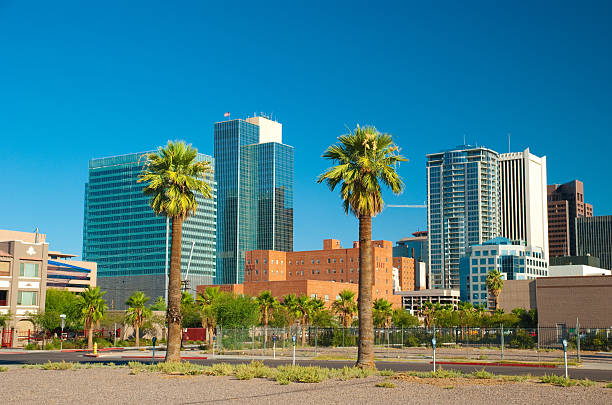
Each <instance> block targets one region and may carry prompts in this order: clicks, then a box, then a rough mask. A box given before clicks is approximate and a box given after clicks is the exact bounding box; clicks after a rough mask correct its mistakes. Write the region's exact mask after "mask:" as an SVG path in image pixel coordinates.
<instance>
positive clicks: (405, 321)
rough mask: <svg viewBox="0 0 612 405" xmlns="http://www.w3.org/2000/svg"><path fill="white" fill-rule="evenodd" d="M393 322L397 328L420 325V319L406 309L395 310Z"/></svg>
mask: <svg viewBox="0 0 612 405" xmlns="http://www.w3.org/2000/svg"><path fill="white" fill-rule="evenodd" d="M391 322H392V323H393V325H394V326H395V327H396V328H410V327H413V326H418V325H419V319H418V318H417V317H416V316H414V315H412V314H411V313H410V312H409V311H407V310H405V309H400V308H398V309H394V310H393V315H392V317H391Z"/></svg>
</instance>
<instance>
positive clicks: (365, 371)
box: [329, 366, 375, 381]
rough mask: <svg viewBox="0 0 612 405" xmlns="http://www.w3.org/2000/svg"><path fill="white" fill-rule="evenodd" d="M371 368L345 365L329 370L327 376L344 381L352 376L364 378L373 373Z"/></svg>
mask: <svg viewBox="0 0 612 405" xmlns="http://www.w3.org/2000/svg"><path fill="white" fill-rule="evenodd" d="M374 372H375V371H374V370H373V369H369V368H359V367H346V366H344V368H341V369H339V370H333V371H330V375H329V377H336V378H338V379H340V380H343V381H346V380H350V379H353V378H366V377H369V376H371V375H372V374H374Z"/></svg>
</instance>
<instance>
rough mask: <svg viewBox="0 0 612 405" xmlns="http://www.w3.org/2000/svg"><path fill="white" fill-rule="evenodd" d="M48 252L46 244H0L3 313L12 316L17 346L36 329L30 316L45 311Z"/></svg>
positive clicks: (0, 286) (18, 241)
mask: <svg viewBox="0 0 612 405" xmlns="http://www.w3.org/2000/svg"><path fill="white" fill-rule="evenodd" d="M47 252H48V245H47V243H45V242H24V241H21V240H13V241H4V242H0V313H1V314H7V313H10V314H11V315H12V317H11V319H10V320H9V322H8V328H6V329H13V328H14V329H15V332H16V334H13V338H12V345H13V346H14V345H15V344H16V343H17V342H16V341H17V339H18V338H19V337H22V338H23V337H24V335H27V333H28V330H33V329H34V325H33V324H32V322H31V321H30V320H29V318H30V315H31V314H35V313H38V312H42V311H44V309H45V293H46V277H47ZM4 338H5V337H4V336H3V343H4V341H5V340H6V339H4Z"/></svg>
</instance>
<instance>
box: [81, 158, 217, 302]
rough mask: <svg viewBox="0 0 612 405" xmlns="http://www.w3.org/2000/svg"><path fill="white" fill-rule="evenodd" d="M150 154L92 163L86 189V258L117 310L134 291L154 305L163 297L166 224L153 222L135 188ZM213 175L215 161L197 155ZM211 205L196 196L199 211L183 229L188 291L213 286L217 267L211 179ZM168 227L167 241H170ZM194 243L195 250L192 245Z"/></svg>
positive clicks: (159, 218)
mask: <svg viewBox="0 0 612 405" xmlns="http://www.w3.org/2000/svg"><path fill="white" fill-rule="evenodd" d="M146 155H147V153H134V154H129V155H122V156H114V157H108V158H102V159H93V160H91V161H90V162H89V179H88V182H87V183H86V184H85V212H84V226H83V258H84V259H85V260H90V261H94V262H97V263H98V285H99V286H100V287H101V288H102V289H103V290H106V291H107V295H106V296H105V298H106V299H107V301H108V303H109V305H110V304H113V305H114V308H115V309H121V308H123V307H124V303H125V301H126V300H127V298H128V297H129V296H130V295H131V294H132V293H133V292H134V291H137V290H138V291H143V292H144V293H145V294H147V295H148V296H149V297H151V298H152V299H155V298H156V297H159V296H161V297H163V296H165V286H166V279H165V265H166V218H165V217H164V216H155V214H154V213H153V210H152V209H151V207H150V206H149V197H148V196H145V195H144V194H143V192H142V190H143V188H144V184H143V183H137V180H138V175H139V174H140V173H141V172H142V169H143V167H144V164H145V162H146V159H147V158H146ZM197 159H198V160H199V161H208V162H209V163H210V165H211V169H212V170H213V171H214V161H213V159H212V157H210V156H206V155H203V154H198V157H197ZM209 181H210V184H211V186H212V187H211V188H212V189H213V199H205V198H204V197H203V196H202V195H196V200H197V202H198V209H197V211H196V213H195V215H193V216H190V217H189V218H188V219H187V220H186V221H185V222H184V224H183V247H182V261H181V269H182V273H183V276H182V279H185V278H186V276H187V275H186V272H187V267H188V265H189V256H190V253H191V249H192V246H193V255H192V258H191V264H190V265H189V275H188V277H187V280H189V284H190V288H191V289H192V290H195V287H196V286H197V285H199V284H210V283H212V281H213V279H214V276H215V266H216V257H215V255H216V253H215V252H216V219H217V216H216V200H215V195H216V188H215V184H214V180H213V176H212V175H211V176H210V177H209ZM171 233H172V226H171V224H170V234H169V238H170V239H171V238H172V235H171ZM193 242H195V244H193Z"/></svg>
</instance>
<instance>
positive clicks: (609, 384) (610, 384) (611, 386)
mask: <svg viewBox="0 0 612 405" xmlns="http://www.w3.org/2000/svg"><path fill="white" fill-rule="evenodd" d="M604 388H612V383H607V384H606V385H604Z"/></svg>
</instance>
